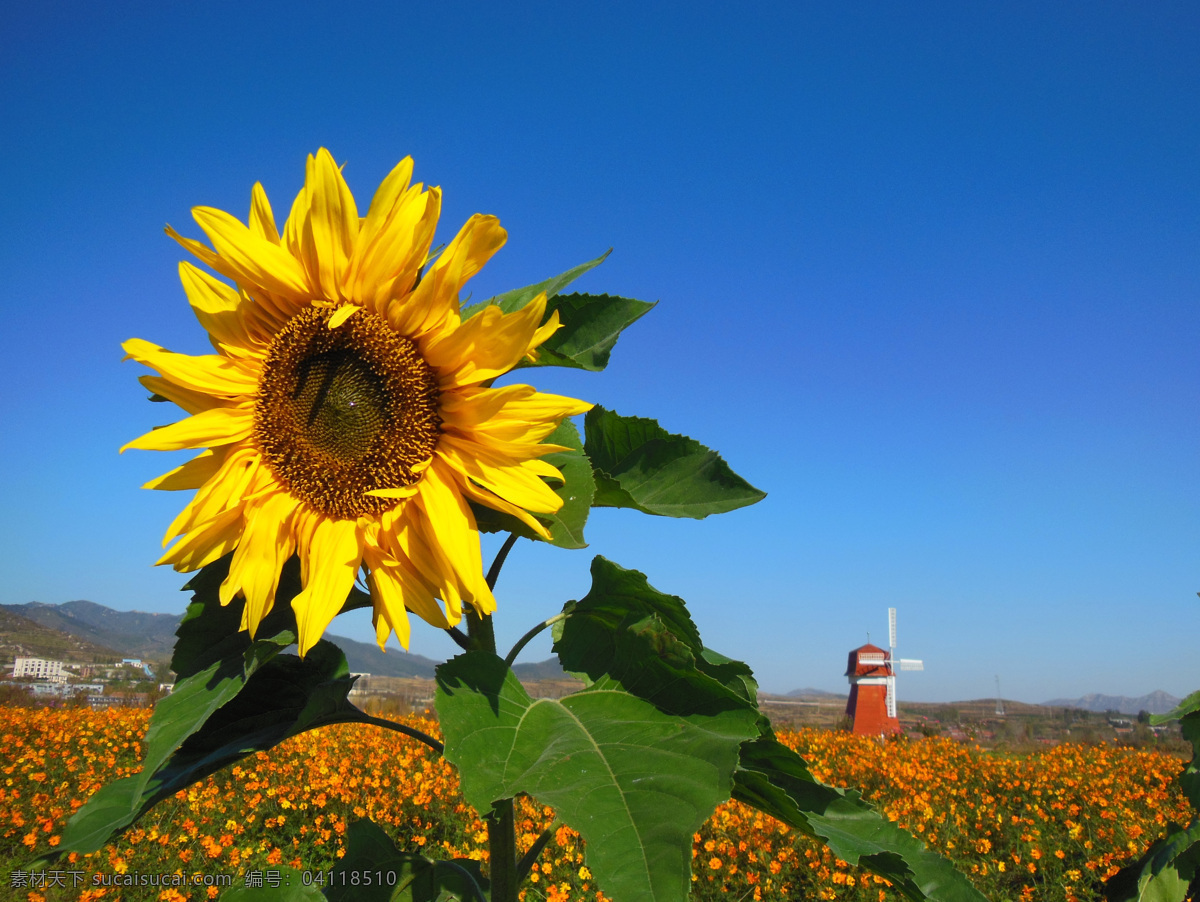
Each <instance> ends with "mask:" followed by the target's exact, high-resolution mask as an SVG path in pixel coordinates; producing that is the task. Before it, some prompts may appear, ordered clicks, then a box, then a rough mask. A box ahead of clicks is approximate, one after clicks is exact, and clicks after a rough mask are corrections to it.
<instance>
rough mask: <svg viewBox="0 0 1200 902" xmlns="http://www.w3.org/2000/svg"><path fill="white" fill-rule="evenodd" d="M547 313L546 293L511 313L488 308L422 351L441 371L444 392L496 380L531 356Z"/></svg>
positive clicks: (435, 367) (430, 362)
mask: <svg viewBox="0 0 1200 902" xmlns="http://www.w3.org/2000/svg"><path fill="white" fill-rule="evenodd" d="M545 311H546V296H545V295H544V294H542V295H538V296H537V297H536V298H534V299H533V300H532V301H530V302H529V303H528V304H526V305H525V306H524V307H522V308H521V309H520V310H516V311H514V312H512V313H503V312H501V310H500V308H499V307H496V306H490V307H486V308H484V309H483V310H482V311H480V312H479V313H477V314H476V315H475V316H473V317H471V318H470V319H469V320H467V321H466V322H465V323H463V324H462V325H460V326H459V327H458V328H457V329H455V330H454V331H453V332H449V333H447V334H444V335H443V336H442V337H440V338H436V339H433V340H432V341H430V342H429V343H428V344H426V345H425V346H424V347H423V348H422V352H423V354H424V356H425V359H426V361H428V362H429V364H430V366H432V367H434V369H436V370H437V371H438V378H439V380H440V381H441V384H442V387H443V389H446V388H451V387H454V386H467V385H475V384H478V383H480V382H484V381H486V380H488V379H494V378H496V377H497V376H502V375H503V374H504V373H507V372H508V371H509V370H511V369H512V368H513V367H514V366H516V365H517V364H518V363H519V362H520V360H521V358H522V357H524V356H525V354H526V353H528V351H529V350H530V348H531V347H532V344H531V342H532V339H533V335H534V333H535V332H536V331H537V328H538V324H539V323H541V321H542V315H543V314H544V313H545Z"/></svg>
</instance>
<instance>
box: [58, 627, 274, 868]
mask: <svg viewBox="0 0 1200 902" xmlns="http://www.w3.org/2000/svg"><path fill="white" fill-rule="evenodd" d="M292 641H294V636H293V635H292V634H291V633H283V634H280V635H279V636H275V637H272V638H270V639H260V640H258V641H256V642H254V643H253V645H251V647H250V649H248V650H247V652H246V653H245V654H244V655H242V654H234V655H231V656H229V657H227V658H224V659H222V660H220V661H217V662H215V663H213V664H210V665H209V666H208V667H206V668H205V669H204V670H201V671H200V672H198V673H194V674H192V675H191V676H189V677H187V678H185V679H183V680H180V681H179V682H177V683H176V684H175V691H174V692H172V693H171V695H169V696H167V697H166V698H165V699H163V700H162V701H160V702H159V703H158V704H157V705H155V707H154V714H153V715H152V716H151V718H150V726H149V728H148V729H147V731H146V737H145V743H146V754H145V757H144V759H143V763H142V771H141V772H140V773H139V774H137V775H135V776H132V777H125V778H123V779H120V780H116V781H114V782H112V783H109V784H107V785H106V786H104V787H102V788H101V789H99V790H98V791H97V792H96V793H95V794H94V795H93V796H92V797H91V798H90V799H88V801H87V803H86V804H85V805H84V806H83V807H82V808H80V809H79V810H78V811H77V812H75V814H74V815H73V816H72V817H71V819H70V820H69V821H68V822H67V826H66V828H65V829H64V830H63V837H62V843H61V844H60V846H59V849H58V850H57V852H58V853H60V854H61V853H65V852H68V851H76V852H95V851H97V850H99V849H101V848H103V846H104V845H105V843H107V842H108V841H109V840H110V839H111V838H112V837H113V836H114V835H115V834H116V833H117V832H119V831H121V830H124V829H125V828H126V827H128V826H129V825H130V824H132V823H133V822H134V821H135V820H137V818H139V817H140V816H141V815H142V814H143V813H144V812H145V811H147V810H148V809H149V808H150V807H151V806H152V805H153V804H154V803H155V802H157V801H158V800H159V799H161V798H163V797H164V796H165V795H167V794H168V793H165V792H162V791H160V790H161V789H162V785H161V782H160V781H159V780H158V779H156V778H157V777H158V772H159V770H160V769H162V770H164V771H165V770H167V769H169V768H167V767H166V763H167V761H168V760H169V759H170V758H171V756H172V755H173V754H174V753H175V752H176V750H177V749H178V748H179V747H180V745H181V744H182V743H183V742H184V740H185V739H187V738H188V737H189V736H191V735H192V734H193V733H195V732H196V731H197V730H199V729H200V728H201V727H202V726H203V725H204V723H205V722H206V721H207V720H208V719H209V717H211V716H212V715H213V714H215V713H216V712H217V711H218V710H219V709H220V708H221V707H222V706H223V705H225V704H226V703H228V702H230V701H232V700H233V699H234V698H235V697H236V696H237V694H238V693H239V692H240V691H241V690H242V687H243V686H244V685H245V684H246V681H247V680H248V679H249V678H250V677H251V676H252V675H253V674H254V673H255V672H257V671H258V670H259V668H261V667H263V666H264V665H266V664H267V663H268V662H269V661H270V660H271V659H272V658H273V657H275V656H276V655H277V654H278V653H279V651H280V649H282V648H283V647H285V646H286V645H289V644H290V643H291V642H292ZM210 772H211V771H210ZM206 775H207V774H205V775H204V776H206ZM176 788H180V787H176ZM172 791H174V790H172Z"/></svg>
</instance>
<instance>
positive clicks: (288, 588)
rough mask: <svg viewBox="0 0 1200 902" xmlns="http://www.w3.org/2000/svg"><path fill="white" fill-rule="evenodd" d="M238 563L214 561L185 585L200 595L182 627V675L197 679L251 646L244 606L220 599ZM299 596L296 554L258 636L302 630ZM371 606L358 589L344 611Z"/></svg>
mask: <svg viewBox="0 0 1200 902" xmlns="http://www.w3.org/2000/svg"><path fill="white" fill-rule="evenodd" d="M232 560H233V555H232V553H231V554H227V555H225V556H224V557H222V558H220V559H219V560H217V561H214V562H213V563H211V564H209V565H208V566H207V567H204V568H202V569H201V570H200V571H199V572H198V573H197V574H196V575H195V576H193V577H192V578H191V580H190V581H189V582H188V583H187V584H186V585H185V586H184V587H183V588H184V589H185V590H190V591H191V592H193V593H194V594H193V596H192V598H193V600H192V603H191V604H189V605H188V608H187V611H186V612H185V613H184V615H183V620H182V621H181V622H180V624H179V629H178V630H176V632H175V636H176V641H175V651H174V654H173V656H172V658H171V669H172V670H173V671H175V673H176V675H177V676H178V677H187V676H191V675H192V674H194V673H196V672H197V671H200V670H203V669H204V668H205V667H207V666H209V665H210V664H212V663H213V662H214V661H219V660H221V659H223V658H227V657H229V656H231V655H235V654H243V653H245V651H246V650H247V649H248V648H250V645H251V639H250V634H249V633H247V632H246V631H245V630H243V629H242V628H241V625H242V608H243V606H244V603H243V602H242V601H241V600H238V601H234V602H232V603H230V604H227V605H223V604H221V599H220V597H219V595H218V592H219V590H220V586H221V583H222V582H223V581H224V579H225V576H226V574H228V573H229V563H230V561H232ZM299 592H300V559H299V558H298V557H295V556H293V557H292V558H291V559H290V560H289V561H288V562H287V563H286V564H284V566H283V570H282V571H281V573H280V577H279V588H278V589H277V590H276V592H275V603H274V604H273V605H272V606H271V611H270V613H268V614H267V616H266V617H265V618H263V620H262V622H261V623H259V625H258V631H257V632H258V636H259V637H260V638H261V637H263V636H275V635H281V634H282V633H284V632H290V633H293V634H294V633H295V632H296V615H295V612H294V611H292V599H293V598H294V597H295V596H296V595H297V594H299ZM371 606H372V602H371V597H370V596H369V595H367V594H366V593H365V592H362V591H361V590H359V589H358V588H352V589H351V590H350V596H349V598H347V600H346V602H345V604H343V605H342V608H341V610H340V611H339V612H338V613H345V612H346V611H351V610H354V609H356V608H363V607H367V608H369V607H371ZM293 641H294V640H293Z"/></svg>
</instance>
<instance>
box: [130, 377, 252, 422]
mask: <svg viewBox="0 0 1200 902" xmlns="http://www.w3.org/2000/svg"><path fill="white" fill-rule="evenodd" d="M138 382H140V383H142V385H143V386H145V387H146V388H147V389H148V390H149V391H152V392H153V393H154V394H156V395H159V396H160V397H163V398H166V399H167V400H168V401H170V402H172V403H173V404H178V405H179V406H180V407H182V408H183V409H184V410H186V411H187V412H188V413H199V412H200V411H202V410H212V409H213V408H214V407H233V406H235V404H234V403H233V402H232V401H230V399H229V398H222V397H219V396H217V395H209V394H206V393H204V392H201V391H193V390H192V389H190V388H184V387H183V386H180V385H176V384H175V383H174V382H171V381H170V380H168V379H164V378H163V377H162V376H151V375H149V374H147V375H144V376H138Z"/></svg>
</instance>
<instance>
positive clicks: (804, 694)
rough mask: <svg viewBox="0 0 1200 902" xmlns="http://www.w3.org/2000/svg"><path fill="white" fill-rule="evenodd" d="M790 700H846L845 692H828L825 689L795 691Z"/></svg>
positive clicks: (792, 692) (790, 693)
mask: <svg viewBox="0 0 1200 902" xmlns="http://www.w3.org/2000/svg"><path fill="white" fill-rule="evenodd" d="M787 695H788V697H789V698H846V693H844V692H826V691H825V690H824V689H793V690H792V691H791V692H789V693H788V694H787Z"/></svg>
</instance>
